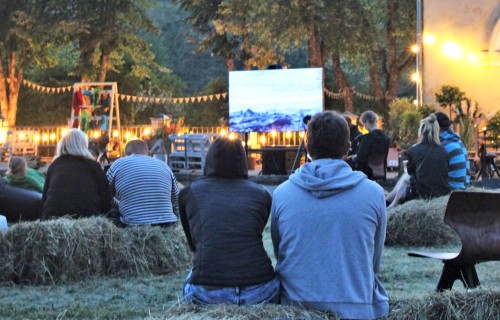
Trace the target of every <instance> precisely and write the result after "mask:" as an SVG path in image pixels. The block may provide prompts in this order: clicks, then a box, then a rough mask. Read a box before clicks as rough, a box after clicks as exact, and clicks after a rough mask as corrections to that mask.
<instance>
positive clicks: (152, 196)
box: [106, 139, 179, 227]
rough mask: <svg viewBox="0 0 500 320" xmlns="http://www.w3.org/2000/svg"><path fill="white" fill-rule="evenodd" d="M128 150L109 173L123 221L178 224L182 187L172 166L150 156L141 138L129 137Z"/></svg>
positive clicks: (125, 222) (108, 176) (110, 183)
mask: <svg viewBox="0 0 500 320" xmlns="http://www.w3.org/2000/svg"><path fill="white" fill-rule="evenodd" d="M125 154H126V156H125V157H123V158H120V159H118V160H116V161H115V162H113V164H112V165H111V167H110V168H109V170H108V171H107V173H106V175H107V178H108V182H109V186H110V188H111V195H112V196H113V197H114V201H115V206H116V208H117V209H118V211H119V213H120V221H121V223H122V224H123V225H124V226H138V225H155V226H161V227H169V226H172V225H173V224H175V223H176V222H177V215H176V214H177V213H178V210H179V204H178V195H179V187H178V185H177V180H176V179H175V176H174V173H173V172H172V170H171V169H170V167H169V166H168V165H167V164H166V163H165V162H163V161H158V160H157V159H153V158H151V157H149V156H148V146H147V144H146V142H144V141H143V140H140V139H136V140H131V141H129V142H128V143H127V145H126V146H125Z"/></svg>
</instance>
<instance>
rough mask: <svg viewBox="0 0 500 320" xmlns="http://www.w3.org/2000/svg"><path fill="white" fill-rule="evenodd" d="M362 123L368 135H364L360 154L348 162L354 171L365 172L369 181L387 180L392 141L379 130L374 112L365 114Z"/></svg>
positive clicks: (359, 150)
mask: <svg viewBox="0 0 500 320" xmlns="http://www.w3.org/2000/svg"><path fill="white" fill-rule="evenodd" d="M361 123H362V124H363V126H364V127H365V128H366V129H367V130H368V134H365V135H363V138H362V140H361V142H360V144H359V148H358V153H356V155H355V156H352V157H350V158H348V162H349V163H350V164H351V166H352V168H353V169H354V170H360V171H363V173H365V174H366V175H367V176H368V179H377V178H382V179H385V170H386V161H387V154H388V153H389V147H390V139H389V137H387V135H386V134H385V133H383V132H382V130H380V129H379V128H378V124H377V116H376V115H375V113H374V112H373V111H365V112H363V114H362V115H361Z"/></svg>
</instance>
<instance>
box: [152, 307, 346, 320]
mask: <svg viewBox="0 0 500 320" xmlns="http://www.w3.org/2000/svg"><path fill="white" fill-rule="evenodd" d="M152 319H167V320H174V319H175V320H218V319H222V320H230V319H234V320H260V319H280V320H285V319H315V320H320V319H325V320H326V319H338V317H336V316H335V315H334V314H332V313H325V312H319V311H312V310H305V309H301V308H296V307H288V306H281V305H274V304H267V305H254V306H244V307H238V306H234V305H218V306H210V307H199V306H195V305H185V304H182V303H179V304H177V305H175V306H174V307H172V308H171V309H169V310H168V312H166V313H165V317H155V318H152Z"/></svg>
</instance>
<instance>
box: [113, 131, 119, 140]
mask: <svg viewBox="0 0 500 320" xmlns="http://www.w3.org/2000/svg"><path fill="white" fill-rule="evenodd" d="M113 138H118V130H113Z"/></svg>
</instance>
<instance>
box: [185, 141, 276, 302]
mask: <svg viewBox="0 0 500 320" xmlns="http://www.w3.org/2000/svg"><path fill="white" fill-rule="evenodd" d="M271 200H272V199H271V195H270V194H269V193H268V192H267V191H266V190H265V189H264V188H263V187H261V186H259V185H257V184H256V183H254V182H251V181H249V180H248V167H247V159H246V153H245V150H244V149H243V146H242V144H241V142H240V141H239V140H230V139H227V138H219V139H217V140H215V141H214V142H212V144H211V146H210V149H209V151H208V153H207V157H206V161H205V167H204V177H203V178H201V179H199V180H197V181H195V182H193V183H191V184H190V185H189V187H187V188H184V189H183V190H181V192H180V195H179V209H180V219H181V222H182V227H183V228H184V232H185V234H186V238H187V241H188V244H189V247H190V248H191V251H192V252H193V255H194V258H193V268H192V271H191V272H190V274H189V275H188V279H187V280H186V283H185V285H184V294H183V295H184V299H185V301H186V302H193V303H197V304H201V305H206V304H219V303H233V304H238V305H243V304H256V303H265V302H278V299H279V293H280V292H279V287H280V282H279V281H278V279H277V278H276V274H275V272H274V269H273V266H272V263H271V260H270V259H269V257H268V255H267V253H266V251H265V249H264V245H263V242H262V232H263V231H264V227H265V225H266V223H267V220H268V218H269V213H270V211H271Z"/></svg>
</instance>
